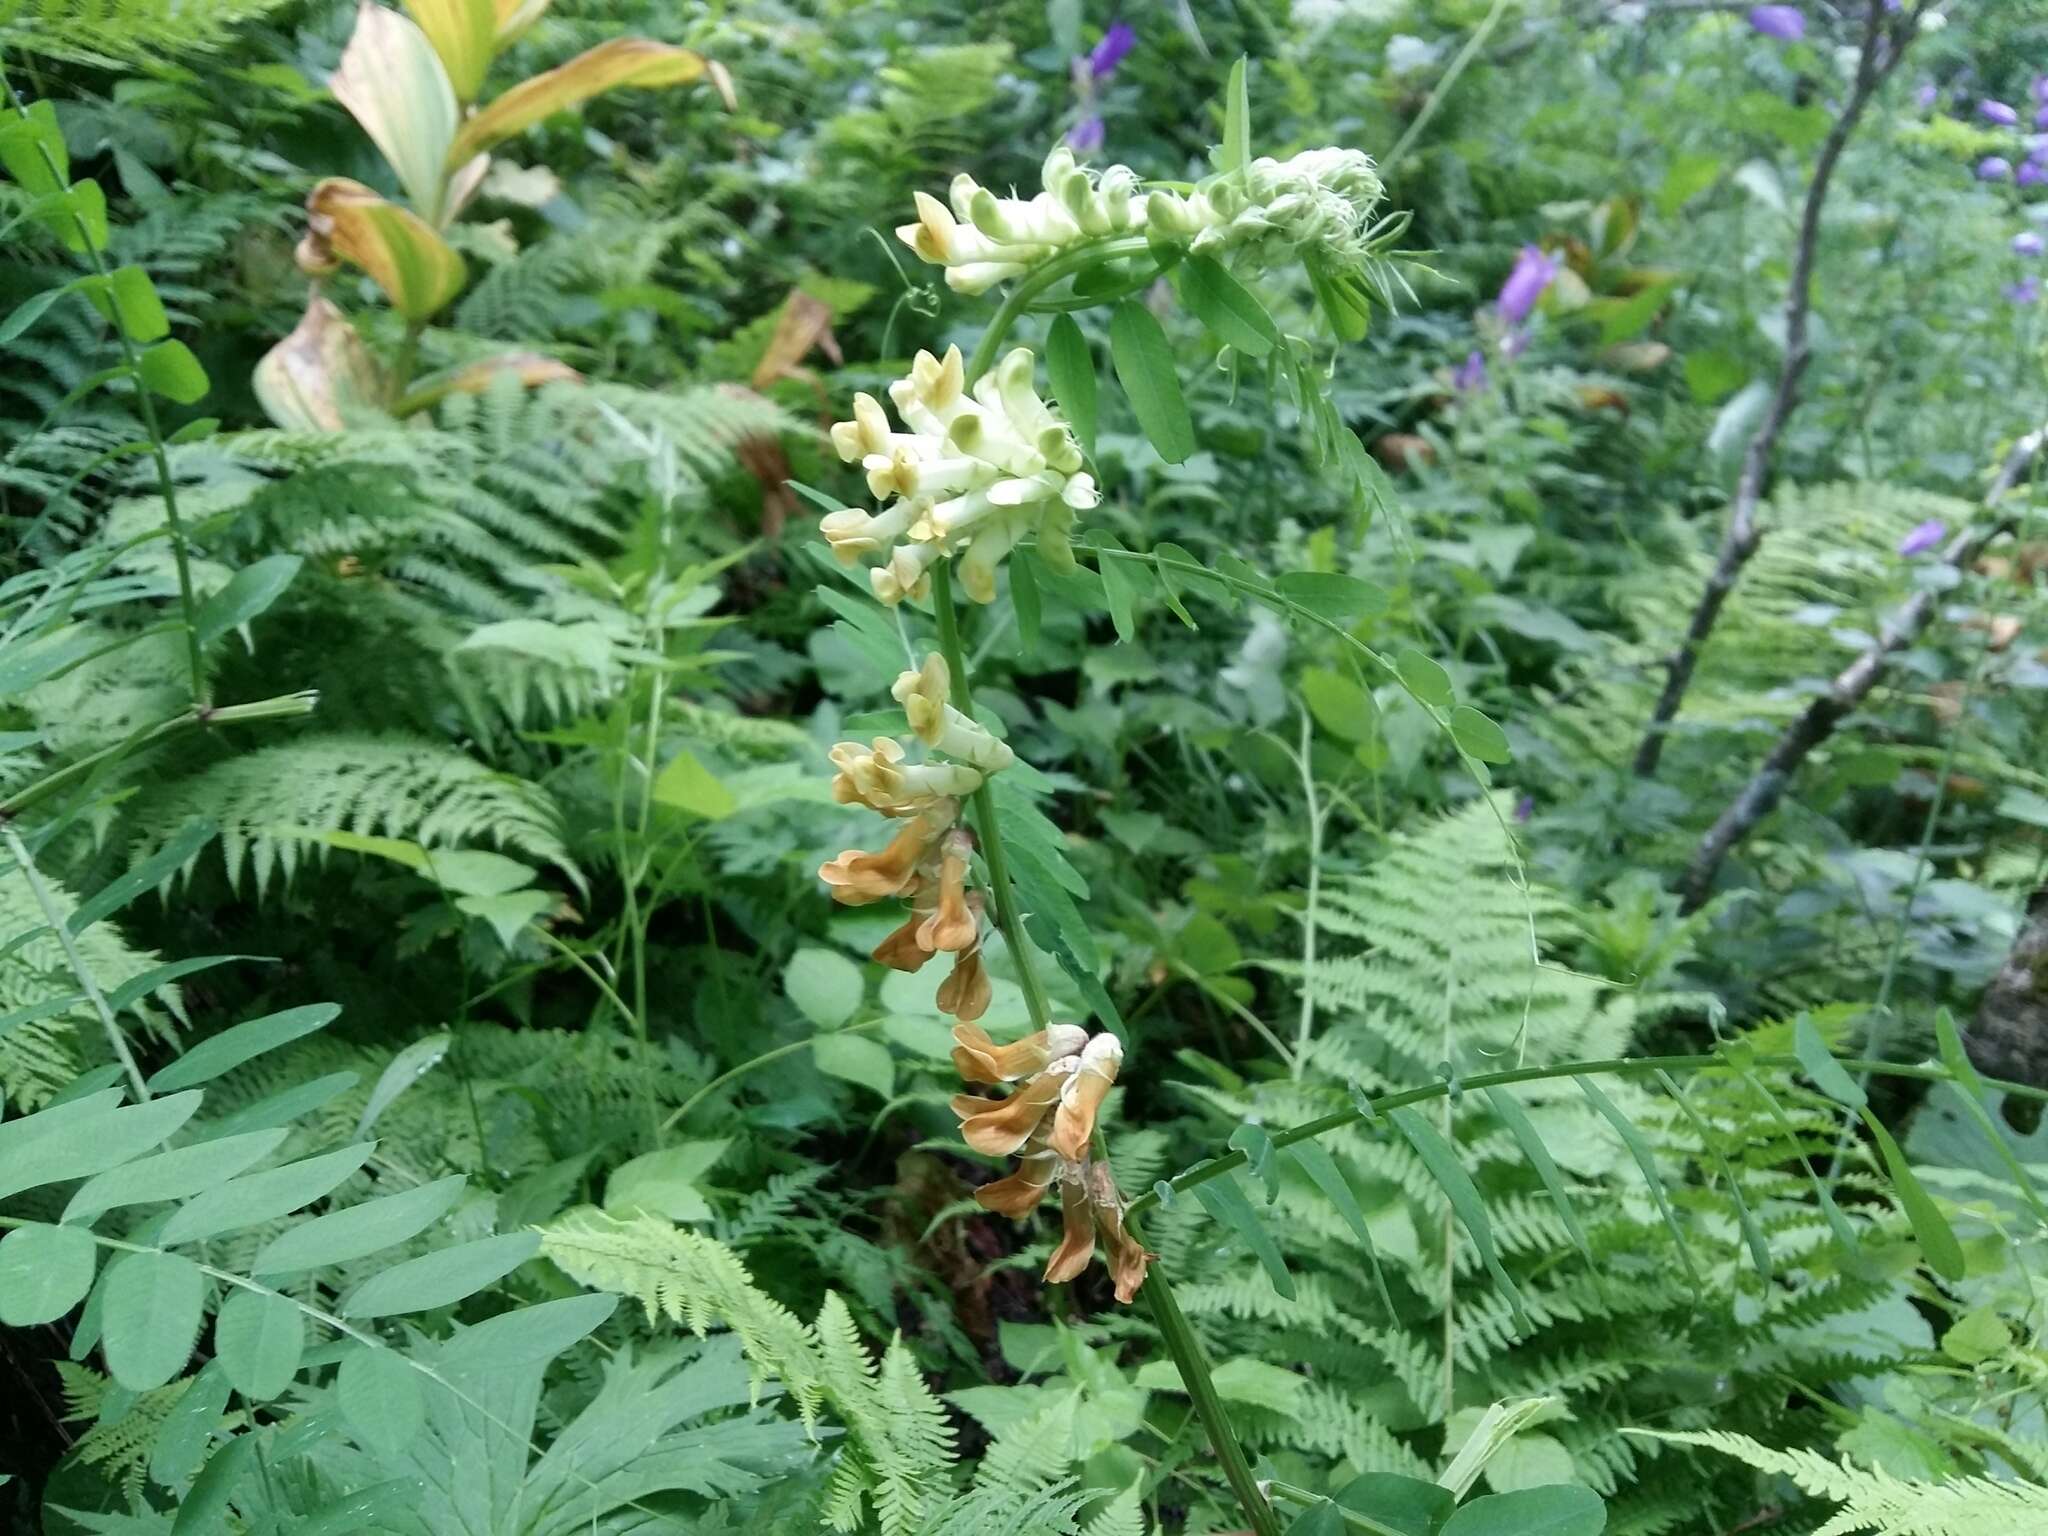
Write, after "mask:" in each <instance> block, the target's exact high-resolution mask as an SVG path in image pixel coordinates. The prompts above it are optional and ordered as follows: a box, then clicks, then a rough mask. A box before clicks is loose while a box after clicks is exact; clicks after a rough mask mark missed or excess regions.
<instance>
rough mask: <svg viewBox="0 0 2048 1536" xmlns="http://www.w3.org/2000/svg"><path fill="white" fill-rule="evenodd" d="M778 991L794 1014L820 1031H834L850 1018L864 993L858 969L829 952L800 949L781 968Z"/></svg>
mask: <svg viewBox="0 0 2048 1536" xmlns="http://www.w3.org/2000/svg"><path fill="white" fill-rule="evenodd" d="M782 990H783V991H784V992H786V993H788V994H789V1000H790V1001H791V1002H793V1003H795V1004H796V1006H797V1010H798V1012H800V1013H802V1014H803V1016H804V1017H805V1018H807V1019H809V1020H810V1021H811V1022H812V1023H813V1024H815V1025H817V1026H818V1027H819V1028H820V1029H836V1028H838V1027H839V1026H840V1025H841V1024H844V1023H845V1022H846V1021H847V1020H848V1019H850V1018H852V1017H853V1013H854V1010H855V1009H856V1008H858V1007H860V1004H861V998H862V997H863V996H864V995H865V994H866V992H867V983H866V981H865V980H864V979H863V978H862V976H861V972H860V967H859V966H857V965H855V964H854V963H853V962H852V961H851V960H849V959H847V958H846V956H844V955H842V954H840V953H838V952H837V951H835V950H830V949H817V948H811V949H800V950H798V951H797V952H796V953H795V954H794V955H792V956H790V960H789V964H788V965H787V966H785V967H783V971H782Z"/></svg>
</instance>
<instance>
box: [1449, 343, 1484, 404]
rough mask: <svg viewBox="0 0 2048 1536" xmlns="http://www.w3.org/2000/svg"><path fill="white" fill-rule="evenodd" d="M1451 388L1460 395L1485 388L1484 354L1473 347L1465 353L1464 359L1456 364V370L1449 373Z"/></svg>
mask: <svg viewBox="0 0 2048 1536" xmlns="http://www.w3.org/2000/svg"><path fill="white" fill-rule="evenodd" d="M1451 388H1453V389H1455V390H1456V391H1457V392H1458V393H1459V394H1461V395H1469V394H1471V393H1472V392H1473V391H1474V390H1475V389H1484V388H1486V354H1485V353H1484V352H1481V351H1480V350H1479V349H1478V348H1477V347H1474V348H1473V349H1472V350H1471V351H1470V352H1468V353H1466V354H1465V361H1464V362H1462V363H1460V364H1458V369H1457V372H1455V373H1453V374H1452V375H1451Z"/></svg>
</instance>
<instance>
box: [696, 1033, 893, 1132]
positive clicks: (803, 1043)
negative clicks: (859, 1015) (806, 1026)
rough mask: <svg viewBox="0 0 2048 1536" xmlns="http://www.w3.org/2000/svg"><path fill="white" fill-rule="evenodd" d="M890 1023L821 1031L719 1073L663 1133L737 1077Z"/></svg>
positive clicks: (699, 1090)
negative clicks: (835, 1038)
mask: <svg viewBox="0 0 2048 1536" xmlns="http://www.w3.org/2000/svg"><path fill="white" fill-rule="evenodd" d="M886 1022H888V1021H887V1020H885V1019H863V1020H861V1021H860V1023H858V1024H846V1025H842V1026H841V1027H840V1028H838V1029H833V1030H825V1031H821V1032H820V1033H818V1034H815V1035H805V1036H804V1037H803V1039H801V1040H792V1041H790V1042H789V1044H787V1045H778V1046H776V1047H775V1049H774V1050H772V1051H763V1052H762V1053H761V1054H760V1055H758V1056H755V1057H753V1058H751V1059H749V1060H747V1061H743V1062H741V1063H740V1064H739V1065H738V1066H736V1067H734V1068H732V1069H731V1070H729V1071H726V1072H721V1073H719V1074H718V1076H716V1077H714V1078H713V1079H711V1081H710V1082H708V1083H706V1084H705V1085H704V1086H703V1087H702V1088H699V1089H698V1090H697V1091H696V1092H695V1093H693V1094H691V1095H690V1096H689V1097H688V1098H687V1099H685V1100H683V1102H682V1105H681V1106H680V1107H679V1108H678V1109H677V1110H676V1111H675V1112H674V1113H673V1114H671V1115H670V1116H669V1117H668V1118H667V1119H666V1120H664V1121H662V1122H661V1130H662V1133H663V1134H664V1135H666V1134H667V1133H668V1132H670V1131H672V1130H674V1129H675V1128H676V1127H677V1126H678V1125H680V1124H682V1122H683V1121H684V1120H686V1119H688V1118H689V1114H690V1111H691V1110H693V1109H695V1108H696V1107H697V1106H698V1105H699V1104H701V1103H703V1102H704V1101H705V1100H706V1099H708V1098H709V1097H711V1095H712V1094H714V1093H716V1092H717V1091H718V1090H719V1089H721V1088H723V1087H724V1086H725V1085H726V1084H727V1083H729V1082H731V1081H732V1080H733V1079H734V1078H736V1077H744V1076H746V1075H747V1073H749V1072H751V1071H753V1070H754V1069H755V1068H756V1067H765V1066H767V1065H768V1063H769V1062H771V1061H780V1060H782V1058H783V1057H785V1056H794V1055H795V1054H796V1053H797V1052H798V1051H807V1050H809V1049H810V1048H811V1046H812V1045H814V1044H816V1043H817V1042H818V1041H819V1040H821V1039H824V1038H825V1036H827V1035H859V1034H865V1033H866V1032H867V1031H868V1030H871V1029H880V1028H881V1027H882V1025H883V1024H885V1023H886Z"/></svg>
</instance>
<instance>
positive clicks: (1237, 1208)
mask: <svg viewBox="0 0 2048 1536" xmlns="http://www.w3.org/2000/svg"><path fill="white" fill-rule="evenodd" d="M1194 1192H1195V1198H1196V1199H1197V1200H1199V1201H1201V1202H1202V1208H1203V1209H1204V1210H1206V1211H1207V1212H1208V1213H1209V1214H1210V1216H1212V1217H1213V1218H1215V1219H1216V1220H1217V1221H1220V1222H1222V1223H1223V1224H1224V1225H1225V1226H1227V1227H1229V1228H1230V1229H1231V1230H1232V1231H1233V1232H1235V1233H1236V1234H1237V1235H1238V1236H1239V1237H1240V1238H1242V1239H1244V1244H1245V1246H1246V1247H1247V1248H1249V1249H1251V1251H1252V1253H1253V1254H1254V1256H1256V1257H1257V1259H1258V1261H1259V1263H1260V1265H1261V1266H1262V1267H1263V1268H1264V1269H1265V1271H1266V1279H1267V1280H1268V1281H1270V1282H1271V1283H1272V1286H1273V1289H1274V1290H1275V1291H1277V1292H1279V1293H1280V1294H1281V1295H1282V1296H1285V1297H1286V1298H1287V1299H1288V1300H1289V1301H1292V1300H1294V1276H1292V1275H1290V1274H1289V1273H1288V1272H1287V1261H1286V1260H1285V1259H1283V1258H1282V1257H1281V1256H1280V1246H1279V1244H1277V1243H1275V1242H1274V1241H1273V1234H1272V1233H1270V1232H1268V1231H1267V1230H1266V1224H1265V1223H1264V1222H1262V1221H1261V1220H1259V1213H1258V1212H1257V1211H1255V1210H1254V1209H1252V1202H1251V1200H1250V1198H1249V1197H1248V1196H1246V1194H1245V1192H1244V1188H1243V1186H1242V1185H1240V1184H1239V1183H1238V1181H1237V1174H1236V1172H1235V1171H1232V1172H1230V1173H1226V1174H1224V1175H1223V1176H1222V1177H1221V1178H1217V1179H1210V1180H1209V1181H1208V1182H1207V1183H1204V1184H1197V1185H1196V1186H1195V1191H1194Z"/></svg>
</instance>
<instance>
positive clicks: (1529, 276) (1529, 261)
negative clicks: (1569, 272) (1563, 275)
mask: <svg viewBox="0 0 2048 1536" xmlns="http://www.w3.org/2000/svg"><path fill="white" fill-rule="evenodd" d="M1557 272H1558V264H1557V263H1556V262H1555V261H1553V260H1551V259H1550V258H1549V257H1548V256H1546V255H1544V254H1543V247H1541V246H1540V245H1525V246H1523V247H1522V254H1521V255H1519V256H1517V257H1516V258H1515V269H1514V271H1512V272H1510V273H1509V274H1508V280H1507V281H1506V282H1505V283H1503V284H1501V288H1500V298H1499V299H1498V300H1496V301H1495V305H1496V307H1497V308H1498V309H1499V310H1500V318H1501V323H1502V324H1504V325H1510V326H1516V325H1520V324H1521V323H1522V322H1523V321H1524V320H1526V319H1528V318H1529V311H1530V310H1532V309H1534V308H1535V307H1536V301H1537V300H1538V299H1540V298H1542V297H1543V290H1544V289H1546V288H1548V287H1549V286H1550V284H1551V280H1552V279H1553V278H1555V277H1556V276H1557Z"/></svg>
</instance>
